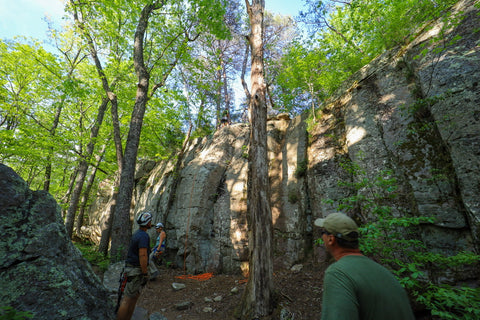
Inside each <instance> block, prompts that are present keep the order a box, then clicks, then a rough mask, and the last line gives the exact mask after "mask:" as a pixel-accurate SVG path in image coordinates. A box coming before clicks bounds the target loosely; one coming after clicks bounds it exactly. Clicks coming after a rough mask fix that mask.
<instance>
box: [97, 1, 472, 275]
mask: <svg viewBox="0 0 480 320" xmlns="http://www.w3.org/2000/svg"><path fill="white" fill-rule="evenodd" d="M455 12H456V14H458V16H459V17H463V19H462V20H460V22H459V24H456V25H452V26H449V25H445V24H443V22H442V21H439V22H437V23H434V24H432V25H431V26H429V27H428V28H426V29H425V31H423V32H421V33H420V35H419V36H418V37H417V38H416V40H414V41H413V42H411V43H410V44H409V45H408V46H405V47H402V48H397V49H395V50H392V51H389V52H387V53H385V54H383V55H382V56H380V57H378V58H377V59H375V60H374V61H373V62H372V63H371V64H369V65H368V66H366V67H364V68H363V69H362V70H360V71H359V72H357V73H356V74H355V75H353V76H352V77H351V79H350V80H349V81H348V82H346V83H345V84H344V87H343V88H342V89H341V90H339V91H338V94H337V95H336V96H335V97H333V98H332V99H331V100H330V101H329V104H328V105H326V106H325V107H324V109H323V112H322V115H321V116H320V117H318V121H317V122H316V123H315V124H314V125H311V126H309V128H308V130H307V124H306V118H305V116H299V117H296V118H294V119H289V118H288V116H282V115H280V116H277V117H275V118H272V119H270V120H269V122H268V145H269V160H270V181H271V201H272V205H271V206H272V218H273V223H274V228H275V254H276V257H278V259H281V261H282V262H283V263H284V264H285V265H286V266H290V265H292V264H294V263H296V262H300V261H304V260H305V259H307V258H311V257H312V252H313V250H312V248H313V240H314V239H316V238H318V237H319V235H318V234H316V230H313V228H312V221H313V220H314V219H315V218H318V217H322V216H326V215H327V214H329V213H331V212H334V211H335V210H336V208H337V205H338V204H339V203H340V202H341V200H342V199H345V198H346V197H357V198H359V197H361V196H363V197H364V198H366V197H368V195H369V194H371V193H372V192H373V193H375V192H380V191H382V190H381V188H386V187H385V186H383V187H382V186H381V185H379V184H377V185H374V186H372V187H367V186H363V187H362V185H361V184H360V182H362V181H363V182H365V181H366V180H369V181H373V180H375V179H377V177H382V178H383V179H384V181H385V179H386V178H395V179H396V180H395V187H396V188H397V190H396V192H395V194H396V198H392V199H390V200H388V206H389V208H390V210H391V211H392V213H391V214H393V215H394V216H399V217H401V216H410V217H421V216H424V217H433V218H435V220H434V222H429V223H424V224H422V225H421V226H420V227H419V231H418V234H417V235H416V237H417V238H418V239H421V240H423V242H424V243H425V244H426V245H427V248H428V249H429V250H431V251H433V252H439V253H442V254H444V255H447V256H449V255H452V254H455V253H458V252H460V251H463V250H469V251H476V252H478V250H479V247H480V231H479V227H480V222H479V221H480V200H479V196H480V86H479V80H480V45H479V44H480V41H479V39H480V32H479V30H478V26H479V25H480V21H479V20H480V19H479V16H478V8H475V7H474V1H463V2H460V3H459V5H458V6H457V8H456V9H455ZM319 76H321V75H319ZM248 143H249V127H248V126H247V125H245V124H235V125H231V126H228V127H225V128H222V129H220V130H219V131H218V132H216V133H215V135H214V136H213V137H209V138H204V139H199V140H195V141H193V142H191V143H190V144H189V145H188V148H187V150H186V152H185V154H184V156H183V157H182V159H180V160H181V165H180V167H179V169H178V170H175V163H174V162H173V161H165V162H161V163H158V164H157V165H156V166H155V167H154V168H153V170H151V171H150V173H149V174H148V175H145V176H143V177H138V179H137V187H136V191H135V192H136V193H135V195H136V196H135V203H134V214H135V215H136V214H138V213H139V212H140V211H143V210H149V211H151V212H152V213H153V214H154V222H159V221H161V222H163V223H165V225H166V231H167V247H168V250H169V253H170V255H171V256H172V257H173V260H174V262H175V263H176V264H178V265H179V266H184V267H185V268H186V269H187V270H188V272H204V271H216V272H238V271H240V270H244V268H245V266H246V264H247V260H248V223H247V212H246V209H247V199H246V194H247V180H246V178H247V154H248ZM346 164H349V167H346ZM365 179H366V180H365ZM339 182H340V183H339ZM341 182H348V183H349V185H350V187H346V184H345V183H343V184H342V183H341ZM351 186H357V188H352V187H351ZM102 203H103V204H102ZM108 210H109V205H108V201H106V200H102V199H100V198H99V199H98V201H97V203H96V205H94V207H93V210H92V212H91V213H90V218H91V219H93V220H92V221H91V223H90V224H91V225H92V226H94V225H96V224H98V221H99V220H101V219H102V218H101V217H102V216H103V215H104V213H105V212H107V211H108ZM346 210H348V213H349V214H351V215H353V216H355V217H356V218H357V219H359V221H360V222H366V221H371V220H372V219H375V216H374V215H373V213H372V212H370V211H368V210H365V209H362V208H359V207H354V208H350V209H346ZM94 229H95V228H94V227H90V230H91V231H90V233H91V234H97V237H98V234H100V231H99V230H96V231H95V230H94ZM152 235H153V233H152ZM93 240H97V241H98V238H95V236H93ZM313 255H314V254H313ZM477 272H478V271H477ZM462 277H463V278H462ZM475 277H478V274H475V271H470V272H466V273H464V274H463V275H458V274H457V275H451V278H452V279H453V278H454V281H460V280H467V279H471V278H475ZM460 278H462V279H460Z"/></svg>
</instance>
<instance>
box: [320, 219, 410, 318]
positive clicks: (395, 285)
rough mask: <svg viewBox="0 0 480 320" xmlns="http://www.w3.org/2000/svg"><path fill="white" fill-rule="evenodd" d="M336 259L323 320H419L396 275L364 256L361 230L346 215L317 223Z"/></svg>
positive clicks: (328, 274)
mask: <svg viewBox="0 0 480 320" xmlns="http://www.w3.org/2000/svg"><path fill="white" fill-rule="evenodd" d="M315 225H316V226H317V227H320V228H321V234H322V240H323V242H324V244H325V249H326V250H327V252H329V253H330V254H331V255H332V256H333V257H334V259H335V260H336V262H335V263H333V264H332V265H330V266H329V267H328V268H327V271H326V272H325V277H324V281H323V303H322V319H323V320H327V319H335V320H342V319H345V320H354V319H362V320H367V319H372V320H373V319H379V320H380V319H389V320H397V319H398V320H409V319H412V320H413V319H415V317H414V316H413V313H412V309H411V307H410V302H409V300H408V297H407V294H406V292H405V290H404V289H403V287H402V286H401V285H400V283H399V282H398V281H397V279H395V277H394V276H393V274H392V273H391V272H390V271H388V270H387V269H385V268H384V267H383V266H381V265H379V264H378V263H376V262H374V261H373V260H371V259H369V258H367V257H365V256H364V255H362V253H361V252H360V250H359V249H358V235H359V233H358V227H357V224H356V223H355V221H353V219H351V218H350V217H348V216H347V215H345V214H343V213H339V212H337V213H332V214H330V215H328V216H327V217H326V218H325V219H317V220H315Z"/></svg>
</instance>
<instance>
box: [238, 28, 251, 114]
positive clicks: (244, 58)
mask: <svg viewBox="0 0 480 320" xmlns="http://www.w3.org/2000/svg"><path fill="white" fill-rule="evenodd" d="M249 38H250V37H247V44H246V46H245V54H244V56H243V63H242V73H241V75H240V80H241V82H242V87H243V91H244V92H245V97H246V99H247V106H248V109H247V110H246V115H245V118H246V121H248V122H249V123H252V120H251V117H250V113H251V112H250V101H251V100H252V99H251V95H250V90H248V85H247V82H246V81H245V73H246V71H247V61H248V53H249V52H250V42H249ZM242 120H243V115H242Z"/></svg>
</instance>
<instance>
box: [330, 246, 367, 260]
mask: <svg viewBox="0 0 480 320" xmlns="http://www.w3.org/2000/svg"><path fill="white" fill-rule="evenodd" d="M332 255H333V258H334V259H335V260H336V261H338V260H340V259H341V258H343V257H345V256H363V254H362V253H361V252H360V250H359V249H345V248H341V249H339V250H337V251H336V252H333V254H332Z"/></svg>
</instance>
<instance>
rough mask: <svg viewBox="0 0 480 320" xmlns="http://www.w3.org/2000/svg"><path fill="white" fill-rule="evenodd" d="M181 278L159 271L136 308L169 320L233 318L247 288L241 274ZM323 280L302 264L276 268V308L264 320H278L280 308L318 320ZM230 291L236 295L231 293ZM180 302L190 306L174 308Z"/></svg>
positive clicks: (316, 271) (177, 272)
mask: <svg viewBox="0 0 480 320" xmlns="http://www.w3.org/2000/svg"><path fill="white" fill-rule="evenodd" d="M182 275H184V274H183V271H182V270H180V269H167V268H164V267H162V268H160V276H159V277H158V278H157V279H156V280H153V281H150V282H149V283H148V284H147V286H146V288H145V289H144V290H143V292H142V295H141V297H140V299H139V301H138V303H137V306H139V307H142V308H145V309H147V310H148V312H149V314H152V313H154V312H159V313H161V314H162V315H163V316H165V317H166V318H167V319H168V320H173V319H186V320H197V319H198V320H204V319H210V320H220V319H221V320H229V319H235V317H234V310H235V308H236V307H237V305H238V304H239V302H240V300H241V298H242V294H243V292H244V290H245V286H246V283H245V281H246V279H245V278H244V277H243V276H242V275H223V274H219V275H214V276H213V278H211V279H209V280H205V281H198V280H193V279H179V278H177V277H178V276H182ZM322 278H323V270H319V268H318V266H317V267H314V266H313V265H304V266H303V268H302V269H301V270H300V271H299V272H293V271H291V270H288V269H284V268H277V270H275V271H274V286H275V292H276V308H275V311H274V313H273V314H272V315H271V316H269V317H268V318H267V319H280V313H281V312H282V309H283V313H284V314H289V315H290V319H317V318H318V317H319V315H320V311H321V299H322ZM174 282H176V283H183V284H185V285H186V288H184V289H181V290H178V291H175V290H174V289H173V287H172V283H174ZM233 288H237V289H238V292H237V293H232V289H233ZM219 297H221V298H219ZM215 298H216V299H215ZM216 300H219V301H216ZM183 302H189V303H190V307H189V308H188V309H186V310H178V309H177V308H176V305H177V304H179V303H183ZM287 312H288V313H287Z"/></svg>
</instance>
